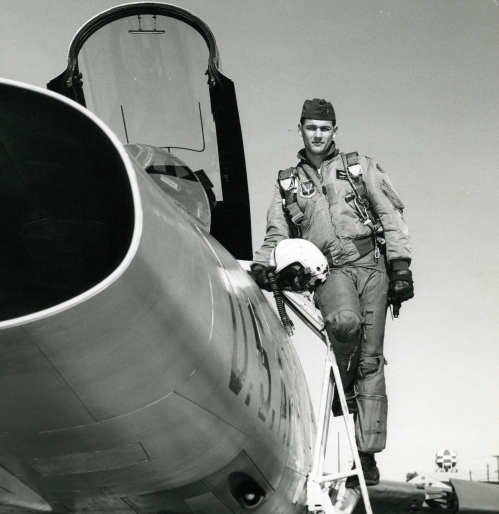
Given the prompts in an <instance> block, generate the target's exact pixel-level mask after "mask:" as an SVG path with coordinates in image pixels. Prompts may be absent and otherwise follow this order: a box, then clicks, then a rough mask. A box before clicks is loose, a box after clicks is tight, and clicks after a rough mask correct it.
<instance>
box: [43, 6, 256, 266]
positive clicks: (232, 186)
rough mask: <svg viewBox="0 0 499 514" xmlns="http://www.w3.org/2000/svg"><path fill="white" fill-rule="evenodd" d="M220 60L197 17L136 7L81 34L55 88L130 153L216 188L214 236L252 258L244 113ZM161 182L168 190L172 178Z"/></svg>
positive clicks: (109, 14)
mask: <svg viewBox="0 0 499 514" xmlns="http://www.w3.org/2000/svg"><path fill="white" fill-rule="evenodd" d="M218 61H219V57H218V49H217V47H216V43H215V39H214V37H213V34H212V33H211V31H210V29H209V28H208V27H207V26H206V25H205V24H204V23H203V22H202V21H201V20H200V19H199V18H197V17H195V16H194V15H193V14H191V13H189V12H188V11H184V10H183V9H180V8H178V7H174V6H171V5H167V4H160V3H153V2H144V3H137V4H128V5H124V6H119V7H115V8H113V9H110V10H108V11H105V12H104V13H102V14H100V15H99V16H97V17H95V18H94V19H93V20H90V22H88V23H87V24H86V25H85V26H84V27H82V29H81V30H80V31H79V32H78V34H76V36H75V38H74V40H73V42H72V44H71V47H70V51H69V59H68V67H67V69H66V70H65V71H64V72H63V73H62V74H61V75H60V76H59V77H57V78H55V79H54V80H52V81H51V82H50V83H49V84H48V87H49V89H52V90H54V91H57V92H59V93H61V94H64V95H65V96H68V97H70V98H72V99H74V100H76V101H78V102H79V103H80V104H82V105H84V106H85V107H87V108H88V109H89V110H91V111H92V112H93V113H94V114H96V115H97V116H98V117H99V118H100V119H101V120H103V121H104V122H105V123H106V124H107V125H108V126H109V127H110V128H111V129H112V130H113V131H114V132H115V134H116V135H117V136H118V137H119V138H120V140H121V141H122V143H123V144H125V145H132V146H133V145H142V146H144V145H149V146H153V147H156V148H159V149H163V151H164V154H168V155H169V156H170V157H169V158H170V159H178V161H179V162H182V163H183V165H185V167H186V168H187V169H189V170H193V171H196V170H197V171H199V174H198V175H197V177H198V179H200V180H201V179H202V180H201V184H202V185H203V186H206V184H209V186H208V187H204V189H205V190H206V192H207V194H208V196H209V197H210V198H209V199H210V202H209V205H210V206H211V207H212V208H213V207H214V206H215V205H216V208H215V209H213V211H212V214H211V233H212V235H213V236H214V237H215V238H217V239H218V240H219V241H220V242H221V243H222V244H223V245H224V246H225V247H226V248H227V249H228V250H229V251H230V252H231V253H233V254H234V255H235V256H236V257H237V258H243V259H251V257H252V255H251V254H252V250H251V225H250V213H249V198H248V188H247V178H246V167H245V159H244V149H243V144H242V135H241V128H240V122H239V114H238V109H237V102H236V98H235V92H234V86H233V83H232V82H231V81H230V80H229V79H228V78H226V77H224V76H223V75H222V74H221V72H220V71H219V69H218ZM155 175H158V174H155ZM160 175H162V177H163V178H161V177H160V178H159V179H158V181H159V182H158V183H159V185H160V186H161V187H166V186H165V184H167V182H168V181H169V180H170V179H169V178H166V177H168V174H160ZM203 181H204V182H203ZM184 182H185V181H184ZM174 189H175V188H173V189H172V188H169V193H172V194H175V193H174V192H173V191H174ZM193 201H195V200H193ZM189 210H190V209H189ZM203 216H204V214H203V215H202V217H203ZM204 219H205V221H206V217H205V218H204ZM234 219H237V220H238V224H237V226H234Z"/></svg>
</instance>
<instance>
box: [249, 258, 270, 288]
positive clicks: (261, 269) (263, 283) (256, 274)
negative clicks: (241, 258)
mask: <svg viewBox="0 0 499 514" xmlns="http://www.w3.org/2000/svg"><path fill="white" fill-rule="evenodd" d="M248 273H249V274H250V275H251V278H252V279H253V280H254V281H255V282H256V283H257V284H258V285H259V286H260V287H261V288H262V289H265V291H269V292H270V291H271V288H270V283H269V280H268V278H267V268H266V267H265V266H263V265H262V264H252V265H251V270H250V271H248Z"/></svg>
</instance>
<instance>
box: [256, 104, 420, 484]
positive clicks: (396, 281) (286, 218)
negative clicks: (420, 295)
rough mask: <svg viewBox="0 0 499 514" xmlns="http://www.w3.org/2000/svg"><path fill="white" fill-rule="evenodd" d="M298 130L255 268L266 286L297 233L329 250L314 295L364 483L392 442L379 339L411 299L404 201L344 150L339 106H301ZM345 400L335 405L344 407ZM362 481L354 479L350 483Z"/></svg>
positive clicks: (378, 173) (365, 160) (372, 478)
mask: <svg viewBox="0 0 499 514" xmlns="http://www.w3.org/2000/svg"><path fill="white" fill-rule="evenodd" d="M298 133H299V134H300V136H301V137H302V138H303V144H304V146H305V148H303V149H302V150H301V151H300V152H299V153H298V160H299V161H298V164H297V165H296V166H295V167H292V168H288V169H286V170H283V171H280V172H279V174H278V180H277V183H276V187H275V190H274V195H273V198H272V202H271V204H270V207H269V210H268V213H267V231H266V235H265V240H264V243H263V245H262V247H261V248H260V249H259V250H258V251H257V252H256V253H255V256H254V262H253V263H252V265H251V271H250V274H251V275H252V276H253V278H254V279H255V281H256V282H257V284H258V285H259V286H260V287H262V288H263V289H267V290H269V283H268V280H267V275H266V271H267V267H268V266H269V258H270V254H271V251H272V249H273V248H274V246H275V245H276V244H277V243H278V242H279V241H281V240H282V239H286V238H291V237H301V238H303V239H306V240H308V241H311V242H312V243H314V244H315V245H316V246H317V247H318V248H319V249H320V250H321V251H322V252H323V254H324V255H325V256H326V258H327V260H328V264H329V269H330V274H329V275H328V277H327V279H326V281H325V282H323V283H322V284H321V285H320V286H319V288H318V290H317V291H316V293H315V301H316V304H317V305H318V307H319V309H320V311H321V313H322V316H323V318H324V321H325V323H326V330H327V333H328V336H329V339H330V341H331V344H332V347H333V350H334V353H335V355H336V359H337V361H338V367H339V369H340V374H341V378H342V383H343V387H344V389H345V394H346V396H347V400H348V405H349V409H350V412H353V413H354V418H355V434H356V441H357V447H358V450H359V455H360V461H361V464H362V470H363V472H364V476H365V479H366V483H367V485H375V484H377V483H379V476H380V474H379V470H378V467H377V466H376V460H375V457H374V454H375V453H377V452H380V451H382V450H383V449H384V448H385V444H386V426H387V425H386V422H387V412H388V402H387V396H386V388H385V376H384V366H385V365H386V364H387V362H386V359H385V357H384V356H383V339H384V333H385V320H386V312H387V307H388V305H389V304H392V305H393V307H394V313H396V311H398V308H399V307H400V304H401V302H404V301H406V300H409V299H410V298H412V297H413V296H414V288H413V280H412V273H411V271H410V269H409V265H410V263H411V241H410V238H409V233H408V230H407V225H406V222H405V220H404V216H403V209H404V205H403V203H402V202H401V200H400V198H399V197H398V195H397V193H396V192H395V189H394V188H393V186H392V183H391V181H390V179H389V178H388V176H387V175H386V173H385V172H384V170H383V168H382V167H381V166H380V165H379V164H377V163H376V162H375V161H374V160H373V159H371V158H370V157H365V156H360V155H358V154H357V153H356V152H353V153H348V154H344V153H342V152H340V150H339V149H337V148H336V146H335V138H336V135H337V133H338V127H337V125H336V117H335V112H334V109H333V106H332V105H331V103H330V102H327V101H326V100H320V99H318V98H314V99H313V100H306V101H305V103H304V104H303V110H302V113H301V119H300V122H299V124H298ZM338 404H339V401H338V399H336V402H333V412H335V414H341V411H339V412H338V409H337V407H338ZM357 485H358V479H357V477H356V476H352V477H349V478H348V479H347V487H355V486H357Z"/></svg>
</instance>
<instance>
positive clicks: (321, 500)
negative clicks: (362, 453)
mask: <svg viewBox="0 0 499 514" xmlns="http://www.w3.org/2000/svg"><path fill="white" fill-rule="evenodd" d="M283 294H284V298H285V302H286V304H287V305H288V306H289V307H290V309H291V310H292V311H293V312H294V313H295V314H296V315H297V316H298V317H299V318H300V319H301V320H302V321H303V322H304V323H305V324H306V325H307V326H308V327H309V328H310V329H311V330H312V332H314V333H315V334H316V335H317V336H318V337H319V338H320V339H322V340H323V341H324V342H325V343H326V347H327V353H326V363H325V366H324V375H323V382H322V394H321V401H320V407H319V418H318V420H317V435H316V440H315V447H314V456H313V463H312V471H311V472H310V474H309V475H308V480H307V506H308V512H316V513H319V512H323V513H324V514H349V513H350V512H351V511H352V510H353V509H354V508H355V505H356V504H357V501H358V500H359V498H360V494H362V498H363V500H364V507H365V510H366V514H372V509H371V503H370V501H369V494H368V492H367V487H366V481H365V478H364V473H363V472H362V466H361V463H360V458H359V452H358V450H357V444H356V442H355V429H354V424H353V419H351V417H350V416H349V413H348V406H347V402H346V398H345V392H344V390H343V387H342V385H341V378H340V371H339V369H338V364H337V362H336V357H335V355H334V352H333V350H332V347H331V343H330V341H329V338H328V336H327V333H326V330H325V328H324V321H323V319H322V317H321V316H320V313H319V312H318V311H317V309H315V307H314V306H313V305H312V303H311V302H310V301H308V300H306V299H305V297H304V296H303V295H301V294H297V293H290V292H288V291H283ZM335 384H336V386H337V389H338V396H339V399H340V403H341V410H342V412H343V419H344V421H345V426H346V430H347V434H348V441H349V443H350V448H351V450H352V456H353V460H354V462H355V469H352V470H349V471H345V472H343V473H335V474H324V458H325V455H326V448H327V439H328V432H329V421H330V418H331V409H332V402H333V394H334V388H335ZM353 475H357V476H358V478H359V484H360V494H359V491H358V489H357V488H356V489H346V488H345V481H344V480H343V481H342V479H344V478H347V477H349V476H353ZM333 482H335V483H336V484H335V485H336V486H337V487H338V489H336V487H335V490H336V498H335V502H334V505H333V502H332V500H331V497H330V496H329V494H328V493H329V487H328V486H327V485H326V484H331V483H333Z"/></svg>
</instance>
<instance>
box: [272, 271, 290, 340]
mask: <svg viewBox="0 0 499 514" xmlns="http://www.w3.org/2000/svg"><path fill="white" fill-rule="evenodd" d="M267 279H268V281H269V284H270V287H271V289H272V293H273V294H274V298H275V303H276V306H277V312H278V313H279V317H280V318H281V323H282V326H283V328H284V330H285V331H286V334H287V335H288V336H292V335H293V328H294V325H293V322H292V321H291V319H290V318H289V316H288V314H287V312H286V307H285V306H284V296H283V294H282V291H281V290H280V289H279V286H278V285H277V281H276V278H275V274H274V272H273V271H267Z"/></svg>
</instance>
